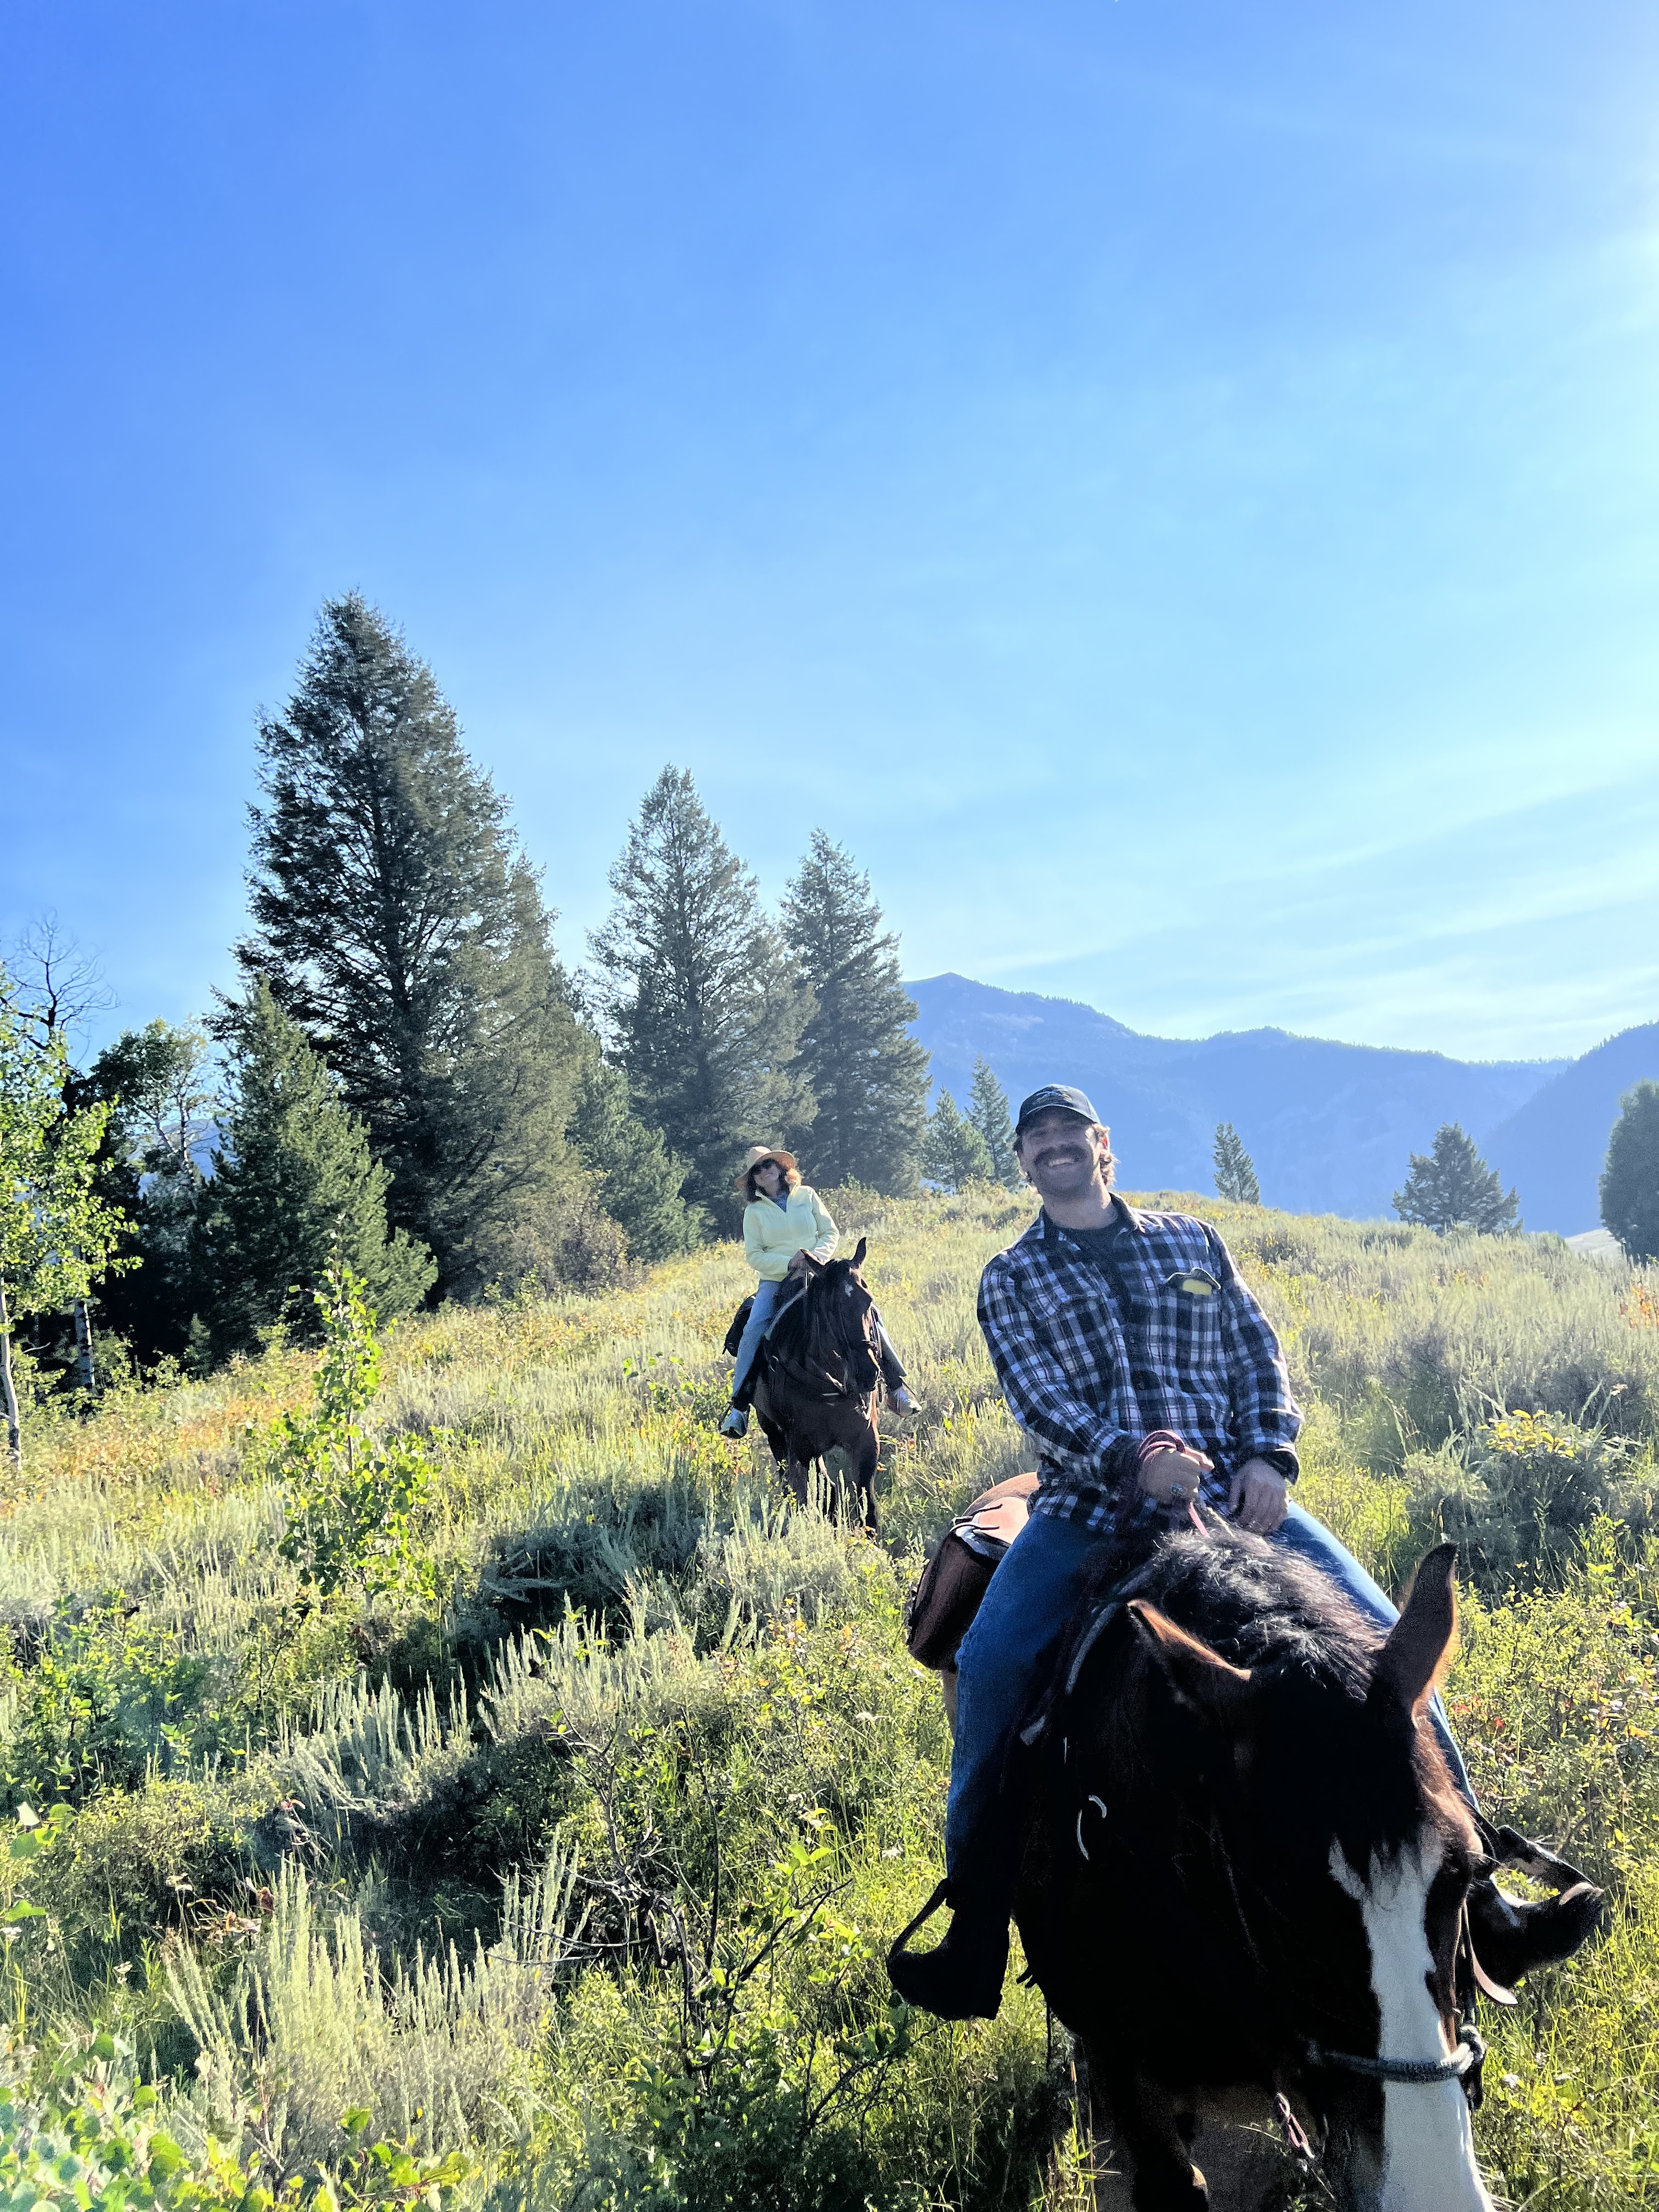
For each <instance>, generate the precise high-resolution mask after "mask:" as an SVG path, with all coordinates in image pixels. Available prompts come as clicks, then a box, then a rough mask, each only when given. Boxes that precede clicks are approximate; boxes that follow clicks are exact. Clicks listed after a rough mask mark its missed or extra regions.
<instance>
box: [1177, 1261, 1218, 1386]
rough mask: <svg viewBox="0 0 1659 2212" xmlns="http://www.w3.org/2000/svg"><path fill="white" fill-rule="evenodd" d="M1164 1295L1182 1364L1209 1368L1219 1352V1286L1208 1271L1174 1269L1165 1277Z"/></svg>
mask: <svg viewBox="0 0 1659 2212" xmlns="http://www.w3.org/2000/svg"><path fill="white" fill-rule="evenodd" d="M1164 1297H1165V1300H1166V1302H1167V1310H1170V1311H1172V1312H1173V1314H1174V1317H1175V1334H1176V1351H1177V1352H1178V1354H1179V1355H1180V1356H1181V1357H1182V1360H1183V1362H1184V1361H1186V1360H1191V1361H1192V1362H1193V1363H1194V1364H1196V1365H1201V1366H1207V1365H1210V1364H1212V1363H1213V1361H1214V1360H1215V1359H1216V1358H1218V1357H1219V1355H1220V1351H1221V1285H1220V1284H1219V1283H1218V1281H1217V1279H1216V1278H1215V1277H1214V1276H1213V1275H1212V1273H1210V1271H1209V1269H1208V1268H1207V1267H1176V1268H1172V1269H1171V1270H1170V1273H1169V1274H1168V1275H1166V1276H1165V1277H1164Z"/></svg>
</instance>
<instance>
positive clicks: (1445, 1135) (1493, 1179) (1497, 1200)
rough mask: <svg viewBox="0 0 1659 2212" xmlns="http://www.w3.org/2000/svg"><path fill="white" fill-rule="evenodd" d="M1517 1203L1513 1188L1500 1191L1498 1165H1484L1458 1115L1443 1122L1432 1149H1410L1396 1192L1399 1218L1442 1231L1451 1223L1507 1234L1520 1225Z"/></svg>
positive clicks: (1501, 1186) (1396, 1206)
mask: <svg viewBox="0 0 1659 2212" xmlns="http://www.w3.org/2000/svg"><path fill="white" fill-rule="evenodd" d="M1519 1204H1520V1201H1519V1200H1518V1199H1517V1198H1516V1194H1515V1193H1514V1191H1510V1193H1509V1194H1508V1195H1507V1196H1505V1195H1504V1184H1503V1180H1502V1178H1501V1177H1500V1176H1499V1175H1498V1171H1497V1170H1496V1169H1495V1168H1489V1167H1488V1166H1487V1165H1486V1162H1485V1161H1484V1160H1483V1159H1482V1158H1481V1157H1480V1153H1479V1152H1476V1150H1475V1148H1474V1138H1473V1137H1471V1136H1470V1135H1469V1133H1468V1131H1467V1130H1466V1129H1465V1128H1463V1127H1462V1126H1461V1124H1459V1123H1458V1122H1456V1121H1443V1122H1442V1123H1441V1125H1440V1127H1439V1128H1438V1129H1437V1130H1436V1131H1435V1134H1434V1146H1433V1149H1432V1150H1431V1152H1413V1154H1412V1156H1411V1165H1410V1167H1409V1169H1408V1170H1407V1176H1406V1187H1405V1188H1404V1189H1403V1190H1397V1191H1395V1194H1394V1210H1395V1212H1396V1213H1397V1214H1398V1215H1399V1216H1400V1218H1401V1220H1402V1221H1415V1222H1419V1223H1420V1224H1421V1225H1422V1226H1423V1227H1424V1228H1425V1229H1436V1230H1438V1231H1439V1232H1440V1234H1441V1235H1442V1236H1444V1235H1445V1233H1446V1231H1448V1230H1449V1229H1478V1230H1480V1231H1483V1232H1484V1233H1485V1234H1486V1235H1488V1236H1493V1237H1498V1236H1504V1235H1507V1234H1508V1233H1509V1232H1510V1231H1512V1230H1515V1229H1518V1228H1519V1226H1520V1223H1519V1221H1518V1220H1517V1219H1516V1213H1517V1210H1518V1207H1519Z"/></svg>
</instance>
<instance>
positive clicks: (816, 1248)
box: [743, 1182, 841, 1283]
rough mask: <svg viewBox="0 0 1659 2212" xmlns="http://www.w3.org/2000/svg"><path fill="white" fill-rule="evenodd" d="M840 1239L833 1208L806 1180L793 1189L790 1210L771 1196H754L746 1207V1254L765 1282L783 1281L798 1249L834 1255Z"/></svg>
mask: <svg viewBox="0 0 1659 2212" xmlns="http://www.w3.org/2000/svg"><path fill="white" fill-rule="evenodd" d="M840 1240H841V1231H839V1230H838V1229H837V1228H836V1225H835V1223H834V1222H833V1221H831V1219H830V1218H829V1208H828V1207H827V1206H825V1205H824V1202H823V1200H822V1199H821V1198H820V1197H819V1196H818V1194H817V1191H815V1190H813V1189H812V1188H811V1187H810V1186H809V1185H808V1184H806V1183H804V1182H802V1183H797V1184H796V1186H795V1188H794V1189H793V1190H792V1191H791V1192H790V1194H789V1206H788V1211H787V1212H785V1210H784V1209H783V1208H782V1207H781V1206H779V1205H778V1203H777V1202H776V1200H775V1199H770V1198H757V1199H754V1200H751V1201H750V1204H749V1205H747V1206H744V1209H743V1252H744V1258H745V1259H746V1260H747V1261H748V1262H749V1264H750V1267H752V1268H753V1269H754V1271H755V1273H757V1275H758V1276H759V1277H760V1279H761V1280H762V1282H763V1283H781V1281H782V1280H783V1279H784V1277H785V1276H786V1275H787V1273H788V1272H789V1262H790V1261H792V1260H793V1258H794V1256H795V1255H796V1253H797V1252H810V1253H811V1255H812V1257H813V1258H814V1259H815V1260H829V1259H833V1257H834V1256H835V1250H836V1244H837V1243H839V1242H840Z"/></svg>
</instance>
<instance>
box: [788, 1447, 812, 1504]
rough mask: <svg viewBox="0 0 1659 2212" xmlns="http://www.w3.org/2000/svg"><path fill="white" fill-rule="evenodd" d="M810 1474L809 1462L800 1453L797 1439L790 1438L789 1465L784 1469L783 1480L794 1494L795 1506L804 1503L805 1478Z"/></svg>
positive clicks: (805, 1495)
mask: <svg viewBox="0 0 1659 2212" xmlns="http://www.w3.org/2000/svg"><path fill="white" fill-rule="evenodd" d="M809 1474H811V1461H810V1460H809V1459H807V1458H806V1457H805V1455H804V1454H803V1453H802V1451H801V1448H800V1442H799V1438H798V1437H793V1436H792V1437H790V1439H789V1464H788V1465H787V1468H785V1469H784V1479H785V1480H786V1481H787V1483H788V1485H789V1487H790V1489H791V1490H793V1492H794V1493H795V1503H796V1504H797V1505H805V1503H806V1500H807V1478H808V1476H809Z"/></svg>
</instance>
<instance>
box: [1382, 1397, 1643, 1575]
mask: <svg viewBox="0 0 1659 2212" xmlns="http://www.w3.org/2000/svg"><path fill="white" fill-rule="evenodd" d="M1405 1486H1406V1494H1407V1515H1408V1522H1409V1548H1410V1549H1411V1550H1412V1551H1413V1553H1422V1552H1424V1551H1426V1550H1427V1548H1428V1547H1429V1546H1430V1545H1431V1544H1435V1543H1438V1542H1440V1541H1442V1539H1443V1538H1446V1537H1449V1538H1450V1539H1451V1540H1452V1541H1453V1542H1455V1544H1456V1546H1457V1552H1458V1567H1459V1571H1460V1572H1461V1573H1462V1575H1463V1576H1465V1577H1467V1578H1468V1579H1469V1580H1470V1581H1473V1582H1474V1583H1476V1584H1477V1585H1478V1586H1479V1587H1480V1589H1482V1590H1484V1591H1486V1592H1487V1593H1489V1594H1490V1593H1493V1592H1498V1591H1501V1590H1504V1589H1508V1588H1509V1587H1510V1585H1511V1584H1512V1583H1516V1582H1521V1581H1532V1580H1535V1579H1539V1578H1542V1579H1544V1580H1547V1581H1559V1579H1560V1578H1561V1577H1562V1576H1563V1575H1564V1574H1565V1573H1566V1572H1567V1571H1569V1570H1570V1569H1571V1567H1572V1566H1574V1565H1577V1562H1578V1561H1579V1559H1580V1558H1581V1556H1582V1552H1583V1538H1584V1534H1585V1531H1586V1530H1587V1529H1589V1528H1590V1527H1591V1526H1592V1525H1593V1524H1595V1522H1597V1521H1598V1520H1602V1519H1606V1518H1610V1517H1613V1516H1617V1517H1618V1518H1619V1519H1620V1521H1621V1522H1623V1523H1624V1524H1625V1525H1626V1527H1627V1528H1632V1529H1639V1528H1643V1527H1644V1526H1645V1525H1646V1522H1647V1521H1648V1519H1649V1517H1650V1511H1651V1505H1652V1491H1653V1484H1652V1467H1651V1461H1650V1460H1647V1459H1644V1460H1643V1462H1640V1464H1639V1465H1638V1464H1635V1463H1634V1462H1633V1455H1632V1449H1631V1447H1630V1444H1629V1443H1628V1441H1627V1440H1626V1439H1625V1438H1623V1437H1609V1436H1607V1434H1606V1433H1605V1432H1604V1431H1601V1430H1600V1429H1594V1428H1584V1427H1583V1426H1581V1425H1579V1424H1577V1422H1574V1421H1571V1420H1568V1419H1565V1418H1564V1417H1563V1416H1561V1415H1559V1414H1540V1413H1524V1412H1517V1413H1500V1414H1498V1415H1495V1416H1494V1417H1493V1419H1491V1420H1489V1421H1484V1422H1482V1424H1481V1425H1480V1427H1479V1428H1478V1429H1477V1430H1476V1431H1475V1432H1474V1437H1472V1438H1471V1439H1470V1440H1469V1441H1468V1443H1467V1444H1464V1445H1462V1446H1461V1447H1459V1446H1453V1447H1448V1448H1444V1449H1442V1450H1441V1451H1439V1452H1437V1453H1435V1454H1432V1455H1426V1454H1421V1453H1418V1454H1413V1455H1412V1457H1411V1458H1409V1459H1408V1460H1407V1463H1406V1468H1405Z"/></svg>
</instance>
